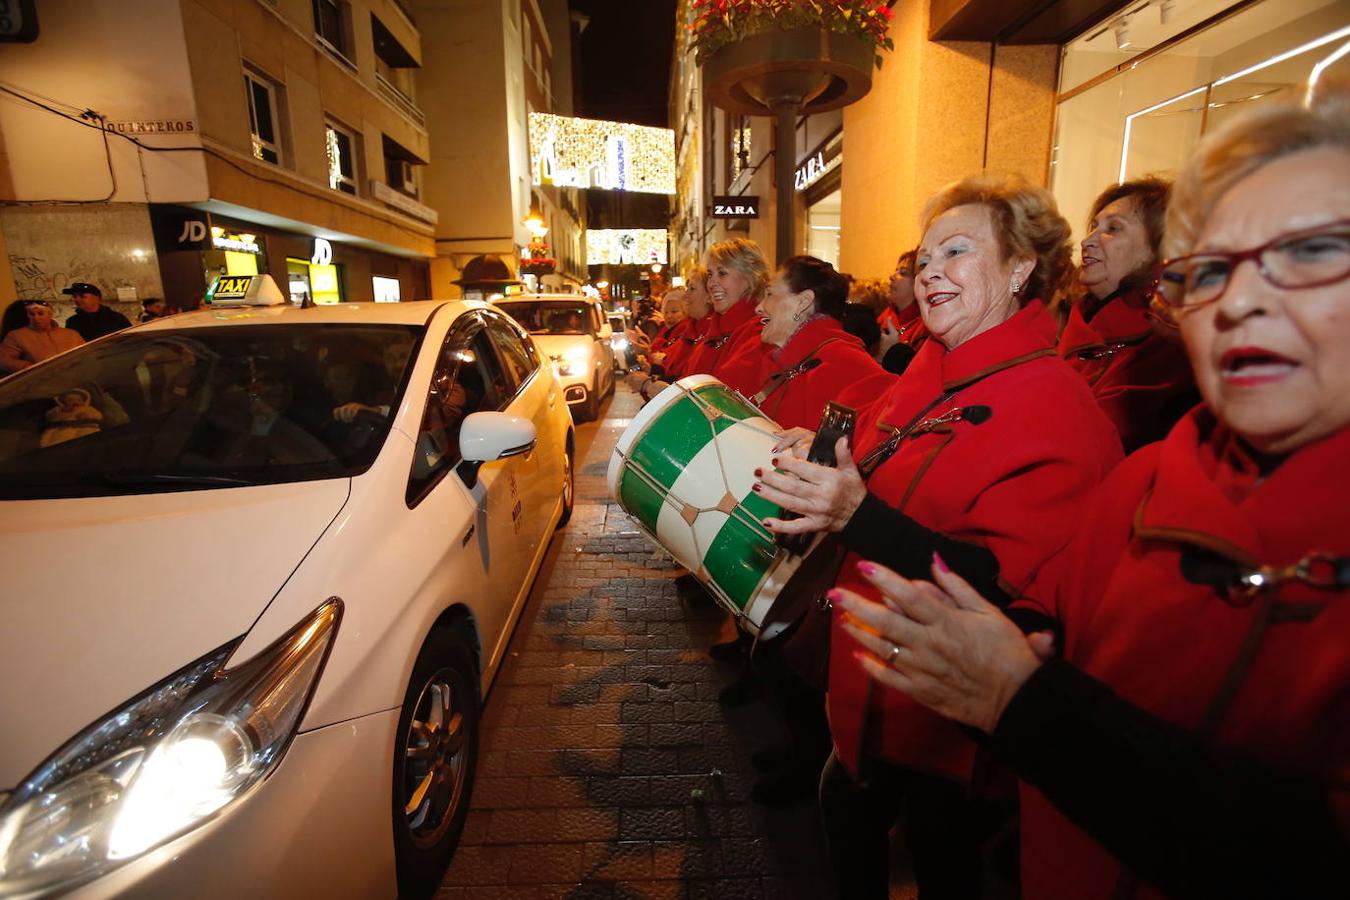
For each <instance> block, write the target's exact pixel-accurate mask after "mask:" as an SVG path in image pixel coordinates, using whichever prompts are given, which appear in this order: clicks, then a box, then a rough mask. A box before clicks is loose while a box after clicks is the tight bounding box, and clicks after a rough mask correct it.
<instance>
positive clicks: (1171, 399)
mask: <svg viewBox="0 0 1350 900" xmlns="http://www.w3.org/2000/svg"><path fill="white" fill-rule="evenodd" d="M1170 192H1171V184H1170V183H1169V182H1167V181H1164V180H1163V179H1161V178H1140V179H1136V180H1134V181H1126V182H1124V183H1122V184H1113V185H1111V187H1109V188H1107V189H1106V190H1105V191H1103V192H1102V193H1101V195H1100V196H1098V197H1097V199H1096V200H1095V201H1094V202H1093V204H1092V212H1091V215H1090V217H1089V223H1088V235H1087V237H1085V238H1083V244H1082V255H1083V266H1082V268H1081V269H1080V270H1079V273H1078V282H1079V285H1080V286H1081V287H1082V288H1083V290H1084V295H1083V297H1082V299H1081V300H1079V301H1078V302H1077V303H1074V304H1073V306H1072V307H1071V308H1070V310H1069V316H1068V321H1067V323H1066V324H1065V326H1064V330H1063V332H1061V333H1060V336H1059V355H1060V356H1062V357H1063V358H1064V359H1065V360H1066V361H1067V362H1068V363H1069V365H1071V366H1073V367H1074V368H1075V369H1077V370H1078V371H1079V372H1080V373H1082V375H1083V377H1084V378H1086V379H1087V380H1088V384H1090V385H1091V386H1092V393H1093V394H1094V395H1095V396H1096V398H1097V402H1098V403H1100V404H1101V406H1102V410H1103V411H1104V412H1105V413H1106V415H1107V416H1108V417H1109V418H1110V419H1111V421H1112V422H1114V423H1115V424H1116V428H1117V429H1119V430H1120V437H1121V441H1122V443H1123V444H1124V445H1125V452H1127V453H1128V452H1130V451H1132V450H1135V449H1136V448H1138V447H1142V446H1143V445H1144V444H1147V443H1151V442H1152V441H1156V440H1158V439H1159V438H1161V437H1162V436H1163V435H1165V434H1166V433H1167V431H1168V429H1170V428H1171V427H1172V425H1173V424H1174V423H1175V422H1176V420H1177V419H1179V418H1180V417H1181V415H1182V414H1183V413H1184V412H1185V411H1186V410H1187V409H1189V408H1190V407H1191V406H1194V405H1195V402H1196V400H1197V399H1198V398H1197V397H1196V395H1195V382H1194V379H1193V378H1192V377H1191V369H1190V365H1189V364H1188V363H1187V361H1186V351H1185V350H1184V349H1183V348H1182V346H1181V344H1180V343H1179V342H1178V341H1176V340H1173V339H1172V338H1171V337H1170V336H1168V337H1164V336H1163V335H1162V334H1160V333H1158V331H1156V330H1155V328H1154V324H1153V323H1152V321H1151V319H1150V316H1149V309H1148V306H1149V297H1150V290H1149V288H1150V287H1151V285H1152V282H1153V276H1154V270H1155V268H1156V267H1157V264H1158V250H1159V247H1160V246H1161V245H1162V237H1163V216H1164V215H1165V214H1166V212H1167V198H1168V195H1169V194H1170Z"/></svg>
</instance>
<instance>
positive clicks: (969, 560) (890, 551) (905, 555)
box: [839, 492, 1013, 608]
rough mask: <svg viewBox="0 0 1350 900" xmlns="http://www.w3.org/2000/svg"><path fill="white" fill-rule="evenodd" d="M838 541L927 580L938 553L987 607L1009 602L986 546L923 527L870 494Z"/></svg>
mask: <svg viewBox="0 0 1350 900" xmlns="http://www.w3.org/2000/svg"><path fill="white" fill-rule="evenodd" d="M839 537H840V539H841V540H842V541H843V543H844V546H845V547H847V548H848V549H849V550H852V551H853V552H854V553H856V554H858V555H859V556H861V557H863V558H865V559H870V560H873V561H875V562H879V563H881V564H882V565H883V566H886V567H887V568H890V569H894V570H895V571H896V572H899V573H900V574H901V575H903V576H905V577H906V578H922V579H925V580H928V579H930V578H931V574H932V573H931V568H932V565H933V554H934V553H938V554H940V555H941V556H942V561H943V562H945V563H946V564H947V565H948V566H949V567H950V568H951V570H952V571H953V572H955V573H956V574H958V575H960V576H961V577H962V578H964V579H965V580H966V581H968V582H970V585H971V587H973V588H975V590H976V591H978V592H979V593H980V595H981V596H982V597H985V598H986V599H988V600H989V602H990V603H993V604H994V605H995V606H998V607H1000V608H1003V607H1006V606H1007V605H1008V604H1009V603H1010V602H1012V600H1013V598H1012V597H1011V596H1010V595H1009V594H1008V592H1007V591H1005V590H1004V589H1003V586H1002V585H1001V584H1000V583H999V578H998V574H999V570H998V559H997V558H996V557H995V556H994V554H993V552H992V551H990V550H989V549H988V548H987V547H981V546H980V545H978V544H971V543H967V542H965V541H958V540H956V539H954V538H949V537H947V536H946V535H944V534H940V533H938V532H936V531H933V530H932V529H929V528H925V527H924V526H922V525H920V524H919V523H918V522H916V521H914V520H913V519H911V518H910V517H909V516H907V515H905V514H904V513H902V512H900V510H898V509H896V508H895V507H893V506H889V505H887V504H886V503H885V502H884V501H882V500H881V499H880V498H878V497H877V496H876V495H875V494H872V493H871V492H869V493H868V494H867V497H866V498H865V499H864V500H863V502H862V505H861V506H859V507H858V509H857V510H856V511H855V512H854V513H853V518H851V519H849V520H848V524H847V525H845V526H844V530H843V531H842V532H841V533H840V535H839Z"/></svg>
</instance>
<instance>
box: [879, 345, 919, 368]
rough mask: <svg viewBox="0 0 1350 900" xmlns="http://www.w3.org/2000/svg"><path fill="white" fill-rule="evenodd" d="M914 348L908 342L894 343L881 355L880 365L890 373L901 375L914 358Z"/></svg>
mask: <svg viewBox="0 0 1350 900" xmlns="http://www.w3.org/2000/svg"><path fill="white" fill-rule="evenodd" d="M915 352H916V351H915V350H914V348H913V347H911V346H910V345H909V344H895V345H893V346H892V347H891V349H889V350H887V351H886V355H885V356H883V357H881V367H882V368H883V369H885V370H886V371H887V372H890V373H891V374H892V375H903V374H904V373H905V369H908V368H909V363H910V360H912V359H914V355H915Z"/></svg>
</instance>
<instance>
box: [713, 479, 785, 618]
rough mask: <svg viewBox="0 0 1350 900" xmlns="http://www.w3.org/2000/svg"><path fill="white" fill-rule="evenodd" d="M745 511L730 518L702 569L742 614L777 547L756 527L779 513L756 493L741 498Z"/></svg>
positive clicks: (770, 564) (760, 581) (762, 578)
mask: <svg viewBox="0 0 1350 900" xmlns="http://www.w3.org/2000/svg"><path fill="white" fill-rule="evenodd" d="M741 506H742V507H744V510H743V512H742V513H741V516H744V517H746V518H742V517H741V516H736V515H733V516H730V517H729V518H728V519H727V521H726V524H725V525H723V526H722V529H721V530H720V531H718V532H717V537H716V538H715V539H714V540H713V542H712V545H711V546H709V547H708V552H707V553H706V555H705V556H704V557H703V565H704V568H706V569H707V570H708V571H709V572H712V573H715V575H714V578H713V580H714V581H716V582H717V584H718V585H719V586H721V588H722V590H723V591H725V592H726V594H727V597H728V599H730V600H731V602H732V603H734V604H735V606H736V608H737V609H739V610H741V611H742V612H744V611H745V609H746V607H748V606H749V605H750V603H751V601H753V600H754V598H755V596H756V595H757V594H758V593H759V588H760V585H761V584H763V582H764V578H765V576H766V575H768V573H769V569H770V568H771V567H772V566H773V561H774V558H775V556H776V555H777V553H778V547H777V545H776V544H775V543H774V542H773V541H772V540H769V539H768V538H766V537H765V535H764V532H763V529H762V526H760V527H755V526H753V525H752V524H751V523H752V522H753V523H757V522H759V520H761V519H763V518H765V517H766V516H777V515H778V514H779V513H780V512H781V510H780V509H779V508H778V507H777V506H775V505H774V504H772V503H770V502H768V501H767V500H765V499H764V498H763V497H761V496H759V494H756V493H753V492H751V493H749V494H746V495H745V496H744V497H742V498H741Z"/></svg>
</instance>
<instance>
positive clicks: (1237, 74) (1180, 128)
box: [1050, 0, 1350, 235]
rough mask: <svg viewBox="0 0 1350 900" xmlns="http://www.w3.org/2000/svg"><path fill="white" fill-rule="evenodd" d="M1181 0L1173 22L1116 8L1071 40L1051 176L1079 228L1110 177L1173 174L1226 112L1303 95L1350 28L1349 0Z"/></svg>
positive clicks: (1063, 73) (1064, 208)
mask: <svg viewBox="0 0 1350 900" xmlns="http://www.w3.org/2000/svg"><path fill="white" fill-rule="evenodd" d="M1175 10H1176V16H1175V17H1174V18H1171V19H1169V21H1168V22H1167V23H1165V24H1164V23H1162V22H1161V20H1160V18H1159V17H1158V16H1157V15H1153V16H1151V17H1150V16H1148V15H1146V14H1147V13H1152V12H1154V10H1152V9H1144V10H1141V11H1140V12H1138V13H1136V14H1134V15H1129V16H1126V17H1120V16H1117V17H1114V18H1111V19H1108V20H1106V21H1104V22H1102V23H1099V24H1098V25H1097V26H1095V27H1094V28H1091V29H1089V30H1088V31H1087V32H1085V33H1084V35H1083V36H1082V37H1080V38H1078V39H1076V40H1074V41H1072V42H1070V44H1068V45H1067V46H1066V48H1065V51H1064V63H1063V65H1062V66H1061V78H1060V92H1061V93H1060V102H1059V105H1058V109H1057V115H1056V126H1055V140H1054V147H1053V152H1052V157H1051V176H1050V184H1051V188H1052V190H1053V192H1054V194H1055V198H1056V200H1057V201H1058V204H1059V208H1060V211H1061V212H1063V213H1064V215H1065V216H1066V217H1067V218H1068V219H1069V222H1070V224H1071V225H1073V227H1074V228H1075V230H1076V231H1077V233H1078V234H1080V235H1081V234H1082V229H1083V228H1084V227H1085V225H1086V218H1087V211H1088V209H1089V208H1090V207H1091V204H1092V200H1093V198H1094V197H1096V195H1097V194H1098V193H1100V192H1101V190H1102V189H1103V188H1105V187H1106V186H1107V185H1110V184H1112V183H1114V182H1117V181H1122V180H1126V179H1130V178H1136V177H1139V176H1141V175H1146V174H1153V173H1157V174H1164V175H1166V174H1175V172H1176V170H1177V169H1178V168H1179V167H1180V166H1181V164H1182V163H1183V162H1184V161H1185V160H1186V159H1187V158H1188V157H1189V156H1190V154H1191V153H1192V152H1193V150H1194V149H1195V146H1196V144H1197V143H1198V142H1199V140H1200V138H1201V136H1202V135H1204V134H1206V133H1208V132H1210V131H1213V130H1214V129H1215V128H1217V127H1218V126H1219V125H1220V124H1222V123H1223V122H1224V121H1226V120H1227V119H1228V118H1229V117H1231V116H1233V115H1236V114H1239V113H1241V112H1244V111H1246V110H1249V109H1252V108H1254V107H1256V106H1260V105H1262V104H1265V103H1270V102H1273V101H1282V100H1289V99H1295V100H1297V99H1301V96H1302V91H1303V90H1304V85H1305V83H1306V82H1307V80H1308V77H1309V76H1310V75H1311V74H1312V71H1313V69H1314V68H1315V67H1316V66H1317V65H1318V63H1320V62H1321V61H1323V60H1324V59H1326V58H1327V57H1329V56H1330V55H1331V54H1332V53H1334V52H1336V51H1337V50H1338V49H1340V48H1341V47H1342V46H1343V45H1344V43H1345V42H1346V41H1347V40H1350V28H1347V27H1346V21H1345V16H1344V5H1343V4H1338V3H1335V2H1329V0H1263V2H1259V3H1255V4H1252V5H1250V6H1244V7H1241V8H1239V9H1237V10H1236V11H1235V12H1233V13H1232V14H1231V15H1228V16H1227V17H1224V18H1219V19H1217V20H1213V19H1214V13H1215V12H1217V11H1220V10H1221V5H1217V4H1213V3H1205V4H1201V3H1192V4H1186V3H1181V2H1178V3H1177V4H1176V5H1175ZM1206 16H1208V17H1210V19H1211V20H1212V21H1211V24H1209V25H1208V26H1206V27H1203V28H1201V29H1199V30H1195V31H1193V33H1189V34H1187V33H1185V29H1187V28H1190V27H1192V26H1194V25H1195V24H1197V23H1198V22H1201V21H1205V20H1206ZM1122 23H1123V24H1122Z"/></svg>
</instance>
